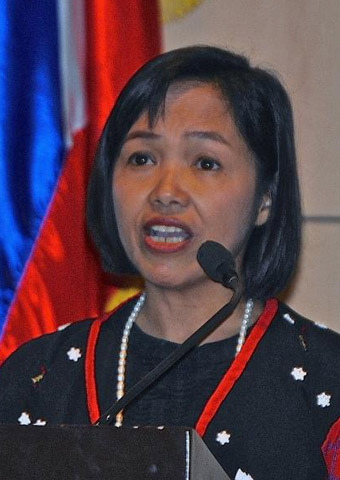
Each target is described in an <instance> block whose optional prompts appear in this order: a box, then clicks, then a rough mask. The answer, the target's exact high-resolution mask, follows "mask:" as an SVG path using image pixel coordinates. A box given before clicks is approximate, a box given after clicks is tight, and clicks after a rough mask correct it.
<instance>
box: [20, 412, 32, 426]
mask: <svg viewBox="0 0 340 480" xmlns="http://www.w3.org/2000/svg"><path fill="white" fill-rule="evenodd" d="M18 422H19V423H20V425H29V424H30V423H31V419H30V415H29V413H27V412H22V414H21V415H20V417H19V418H18Z"/></svg>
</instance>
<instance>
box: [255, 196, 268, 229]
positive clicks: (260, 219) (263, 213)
mask: <svg viewBox="0 0 340 480" xmlns="http://www.w3.org/2000/svg"><path fill="white" fill-rule="evenodd" d="M271 206H272V199H271V197H270V194H269V193H268V194H265V195H263V198H262V202H261V204H260V207H259V211H258V214H257V218H256V222H255V225H256V226H257V227H260V226H261V225H264V224H265V223H266V221H267V220H268V217H269V213H270V208H271Z"/></svg>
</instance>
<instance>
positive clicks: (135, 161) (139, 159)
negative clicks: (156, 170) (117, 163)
mask: <svg viewBox="0 0 340 480" xmlns="http://www.w3.org/2000/svg"><path fill="white" fill-rule="evenodd" d="M128 163H130V164H132V165H136V166H137V167H142V166H143V165H151V164H153V163H154V161H153V159H152V158H151V157H150V155H148V154H146V153H134V154H133V155H131V156H130V157H129V161H128Z"/></svg>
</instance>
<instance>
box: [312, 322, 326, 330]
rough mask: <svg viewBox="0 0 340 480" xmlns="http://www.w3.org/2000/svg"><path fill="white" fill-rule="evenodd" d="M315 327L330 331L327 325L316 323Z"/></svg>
mask: <svg viewBox="0 0 340 480" xmlns="http://www.w3.org/2000/svg"><path fill="white" fill-rule="evenodd" d="M314 325H315V326H316V327H319V328H321V329H322V330H328V327H327V325H324V324H323V323H319V322H314Z"/></svg>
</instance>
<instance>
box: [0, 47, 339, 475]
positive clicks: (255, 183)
mask: <svg viewBox="0 0 340 480" xmlns="http://www.w3.org/2000/svg"><path fill="white" fill-rule="evenodd" d="M88 223H89V228H90V231H91V233H92V236H93V238H94V241H95V243H96V245H97V247H98V249H99V251H100V253H101V257H102V261H103V264H104V266H105V268H106V269H107V270H109V271H113V272H115V273H131V272H136V271H137V272H139V274H140V275H141V276H142V277H143V279H144V282H145V290H144V294H143V295H142V296H140V297H139V298H136V299H133V300H131V301H129V302H127V303H126V304H125V305H123V306H122V307H121V308H119V309H118V310H117V311H116V312H114V313H113V314H112V315H108V316H106V317H105V318H102V319H98V320H94V321H93V320H85V321H83V322H80V323H76V324H73V325H71V326H69V327H68V328H66V329H65V330H63V331H61V332H57V333H54V334H52V335H47V336H43V337H41V338H39V339H36V340H34V341H32V342H29V343H28V344H26V345H25V346H23V347H21V348H20V349H19V350H18V351H17V352H16V353H15V354H14V355H13V356H12V357H11V358H10V359H9V360H8V361H7V362H6V363H5V365H4V367H3V368H2V371H1V382H2V392H3V397H2V398H1V399H0V402H1V407H0V410H1V412H0V419H1V420H2V421H4V422H13V423H17V422H19V423H22V424H29V423H31V424H45V423H89V422H95V421H96V420H97V418H98V417H99V416H100V414H102V413H103V412H105V411H106V410H107V409H108V408H109V406H110V405H111V404H112V402H113V401H114V399H115V398H116V399H118V398H120V397H121V396H122V395H123V394H124V392H125V391H126V390H127V389H129V388H130V387H131V386H132V385H134V384H135V383H136V382H137V381H138V380H139V379H140V378H142V377H143V376H144V375H145V374H146V373H147V372H148V371H150V370H151V369H152V368H154V367H155V366H156V365H157V364H158V363H159V362H160V361H161V360H162V359H163V358H165V357H166V356H167V355H169V354H170V353H171V352H173V351H174V349H175V348H176V347H177V345H178V343H181V342H183V341H184V340H185V339H186V338H187V337H188V336H189V335H190V334H192V333H193V332H194V331H195V330H196V329H197V328H199V327H200V326H201V325H202V324H203V323H204V322H205V321H206V320H207V319H208V318H209V317H210V316H211V315H212V314H213V313H215V311H217V310H218V309H219V308H220V307H221V306H222V305H224V304H225V303H226V302H228V301H229V300H230V298H231V293H232V292H231V291H230V290H229V289H227V288H225V287H224V286H222V285H221V284H219V283H216V282H213V281H212V280H210V279H209V278H208V277H207V275H206V274H205V273H204V272H203V270H202V269H201V267H200V266H199V264H198V262H197V260H196V255H197V251H198V248H199V247H200V245H201V244H202V243H203V242H205V241H206V240H214V241H216V242H219V243H221V244H222V245H223V246H224V247H226V248H227V249H229V250H230V251H231V252H232V254H233V255H234V257H235V260H236V265H237V269H238V273H239V276H240V279H241V283H242V287H243V289H244V295H243V298H242V300H241V302H240V303H239V305H238V306H237V308H236V309H235V310H234V312H233V314H232V315H231V316H230V317H229V318H228V319H227V320H226V321H225V322H224V323H223V324H222V325H221V326H219V327H218V328H217V329H216V330H215V331H214V332H213V333H212V334H210V335H209V337H207V338H206V339H205V341H204V342H203V343H202V344H201V345H200V346H199V347H197V348H195V349H194V350H193V351H191V352H190V353H189V354H188V355H187V356H186V357H185V358H184V359H183V360H182V361H181V362H180V363H179V364H178V365H176V366H175V367H174V368H173V369H172V370H171V371H169V372H168V373H166V374H165V375H163V376H162V377H161V378H160V379H159V380H158V381H157V382H155V384H153V385H152V386H151V387H150V388H149V389H148V390H147V391H146V392H145V393H143V394H142V395H140V396H139V397H138V398H137V399H135V400H134V401H133V402H132V403H131V404H130V405H129V406H128V407H127V408H126V409H125V410H124V411H123V412H121V413H120V414H118V415H117V418H116V425H117V426H120V425H150V424H154V425H160V424H161V425H188V426H193V427H195V428H196V429H197V431H198V432H199V433H200V434H201V435H202V436H203V439H204V440H205V442H206V443H207V445H208V446H209V448H210V450H211V451H212V452H213V454H214V455H215V456H216V458H217V460H218V461H219V462H220V463H221V465H222V466H223V468H224V469H225V470H226V471H227V473H228V474H229V476H230V477H231V478H233V479H236V480H240V479H247V480H251V479H254V480H260V479H269V478H270V479H273V480H274V479H275V480H276V479H277V480H278V479H282V480H283V479H284V480H287V479H297V478H298V479H300V480H302V479H308V480H311V479H322V478H325V477H326V466H325V462H324V457H323V454H324V456H325V458H326V460H327V466H328V468H329V472H331V471H334V472H335V468H336V466H335V465H336V461H335V460H334V458H335V455H336V449H335V448H333V443H334V441H335V440H336V438H337V431H338V429H339V421H338V417H339V413H340V403H339V401H340V398H339V396H340V389H339V386H338V384H339V381H338V371H339V367H340V355H339V351H340V350H339V346H340V341H339V337H338V335H337V334H335V333H333V332H330V331H328V330H325V329H321V328H320V327H318V326H317V325H315V324H313V323H312V322H310V321H308V320H306V319H303V318H302V317H300V316H299V315H298V314H296V313H295V312H293V311H291V310H290V309H288V308H287V307H286V306H284V305H282V304H278V302H277V301H276V300H275V299H273V298H272V297H274V296H275V295H276V294H278V293H279V292H280V291H281V290H282V289H283V288H284V287H285V286H286V284H287V282H288V280H289V278H290V277H291V274H292V272H293V270H294V267H295V264H296V260H297V257H298V253H299V246H300V224H301V215H300V202H299V189H298V180H297V173H296V163H295V150H294V138H293V121H292V114H291V107H290V102H289V99H288V97H287V94H286V92H285V91H284V89H283V87H282V86H281V84H280V83H279V81H278V80H277V79H276V78H275V77H274V76H273V75H271V74H270V73H268V72H266V71H264V70H262V69H259V68H253V67H251V66H250V65H249V62H248V61H247V60H246V59H245V58H243V57H241V56H238V55H235V54H232V53H230V52H227V51H224V50H221V49H218V48H213V47H188V48H183V49H179V50H176V51H172V52H169V53H166V54H163V55H161V56H159V57H157V58H155V59H154V60H152V61H151V62H149V63H148V64H146V65H145V66H144V67H143V68H142V69H141V70H140V71H139V72H137V73H136V74H135V76H134V77H133V78H132V79H131V80H130V81H129V83H128V84H127V86H126V87H125V89H124V90H123V92H122V93H121V95H120V97H119V99H118V101H117V103H116V106H115V107H114V109H113V110H112V113H111V115H110V117H109V119H108V121H107V124H106V126H105V129H104V132H103V134H102V138H101V141H100V144H99V148H98V152H97V156H96V160H95V165H94V169H93V173H92V177H91V181H90V188H89V198H88ZM84 366H85V368H84ZM4 385H6V388H5V387H4ZM321 449H322V450H323V454H322V450H321ZM332 462H333V463H332ZM332 465H333V466H332ZM329 474H330V475H334V476H332V477H331V478H337V477H336V476H335V473H334V474H333V473H329Z"/></svg>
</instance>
